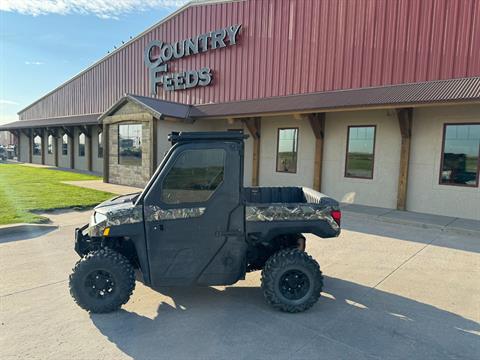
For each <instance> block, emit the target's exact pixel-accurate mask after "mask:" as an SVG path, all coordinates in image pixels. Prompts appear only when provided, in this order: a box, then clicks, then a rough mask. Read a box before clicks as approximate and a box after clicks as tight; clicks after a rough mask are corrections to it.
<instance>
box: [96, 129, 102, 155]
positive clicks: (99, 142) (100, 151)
mask: <svg viewBox="0 0 480 360" xmlns="http://www.w3.org/2000/svg"><path fill="white" fill-rule="evenodd" d="M97 151H98V157H99V158H103V132H101V131H100V132H99V133H98V149H97Z"/></svg>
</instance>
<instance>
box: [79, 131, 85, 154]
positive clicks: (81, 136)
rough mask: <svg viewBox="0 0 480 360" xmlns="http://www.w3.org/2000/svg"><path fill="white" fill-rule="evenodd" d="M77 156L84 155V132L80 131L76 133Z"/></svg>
mask: <svg viewBox="0 0 480 360" xmlns="http://www.w3.org/2000/svg"><path fill="white" fill-rule="evenodd" d="M78 156H80V157H83V156H85V134H84V133H80V134H79V135H78Z"/></svg>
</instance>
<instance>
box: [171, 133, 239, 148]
mask: <svg viewBox="0 0 480 360" xmlns="http://www.w3.org/2000/svg"><path fill="white" fill-rule="evenodd" d="M247 138H248V135H245V134H244V133H243V130H241V129H239V130H238V131H237V130H236V131H211V132H209V131H204V132H172V133H171V134H170V135H168V140H170V142H171V143H172V145H173V144H176V143H178V142H187V141H205V140H230V141H232V140H234V141H243V140H245V139H247Z"/></svg>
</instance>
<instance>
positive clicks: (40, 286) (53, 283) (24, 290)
mask: <svg viewBox="0 0 480 360" xmlns="http://www.w3.org/2000/svg"><path fill="white" fill-rule="evenodd" d="M66 281H67V280H59V281H55V282H52V283H49V284H43V285H39V286H35V287H32V288H29V289H23V290H19V291H15V292H12V293H9V294H4V295H0V297H2V298H4V297H7V296H12V295H17V294H21V293H24V292H28V291H31V290H36V289H41V288H44V287H47V286H51V285H56V284H60V283H63V282H66Z"/></svg>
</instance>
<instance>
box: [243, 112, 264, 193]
mask: <svg viewBox="0 0 480 360" xmlns="http://www.w3.org/2000/svg"><path fill="white" fill-rule="evenodd" d="M242 121H243V123H244V124H245V126H246V127H247V129H248V132H249V133H250V135H251V136H252V138H253V166H252V186H258V183H259V177H260V135H261V131H260V129H261V118H260V117H255V118H247V119H243V120H242Z"/></svg>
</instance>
